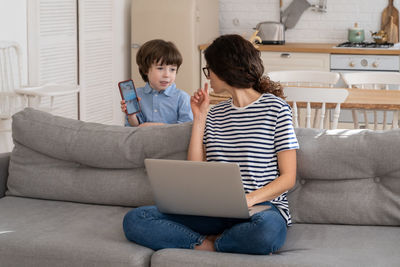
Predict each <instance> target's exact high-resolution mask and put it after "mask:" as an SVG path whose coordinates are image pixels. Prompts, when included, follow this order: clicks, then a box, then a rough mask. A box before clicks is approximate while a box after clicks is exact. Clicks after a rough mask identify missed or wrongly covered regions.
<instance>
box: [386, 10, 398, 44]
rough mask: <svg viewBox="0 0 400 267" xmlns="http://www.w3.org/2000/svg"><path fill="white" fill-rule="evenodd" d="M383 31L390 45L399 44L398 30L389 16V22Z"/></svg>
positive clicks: (392, 18)
mask: <svg viewBox="0 0 400 267" xmlns="http://www.w3.org/2000/svg"><path fill="white" fill-rule="evenodd" d="M384 31H385V32H386V33H387V36H388V37H387V40H388V42H390V43H398V42H399V28H398V26H397V25H396V23H395V22H394V17H393V16H390V22H389V23H388V24H386V26H385V28H384Z"/></svg>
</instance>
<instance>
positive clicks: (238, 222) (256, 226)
mask: <svg viewBox="0 0 400 267" xmlns="http://www.w3.org/2000/svg"><path fill="white" fill-rule="evenodd" d="M262 204H263V205H269V206H271V208H270V209H268V210H266V211H262V212H259V213H256V214H254V215H253V216H252V217H251V218H250V219H232V218H216V217H203V216H189V215H176V214H165V213H161V212H160V211H159V210H158V209H157V207H156V206H145V207H140V208H137V209H133V210H131V211H129V212H128V213H127V214H126V215H125V218H124V221H123V228H124V232H125V236H126V237H127V239H128V240H130V241H132V242H135V243H137V244H139V245H142V246H145V247H149V248H151V249H153V250H159V249H163V248H188V249H189V248H190V249H193V248H194V247H195V246H196V245H199V244H201V243H202V242H203V240H204V238H205V236H206V235H217V234H221V235H220V236H219V237H218V238H217V239H216V241H215V243H214V246H215V249H216V250H217V251H220V252H231V253H245V254H261V255H265V254H270V253H272V252H274V251H277V250H278V249H279V248H280V247H281V246H282V245H283V243H284V242H285V239H286V231H287V226H286V221H285V219H284V218H283V217H282V215H281V214H280V212H279V211H278V209H277V208H276V207H275V206H274V205H272V204H271V203H269V202H265V203H262Z"/></svg>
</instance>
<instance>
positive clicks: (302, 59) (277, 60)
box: [200, 50, 330, 86]
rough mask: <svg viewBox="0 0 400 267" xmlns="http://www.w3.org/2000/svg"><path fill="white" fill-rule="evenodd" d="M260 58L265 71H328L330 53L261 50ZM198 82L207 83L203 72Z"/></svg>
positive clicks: (202, 64) (202, 54) (203, 59)
mask: <svg viewBox="0 0 400 267" xmlns="http://www.w3.org/2000/svg"><path fill="white" fill-rule="evenodd" d="M261 59H262V60H263V63H264V72H265V73H267V72H270V71H279V70H319V71H329V60H330V55H329V54H328V53H297V52H261ZM205 66H206V61H205V58H204V50H201V69H202V68H203V67H205ZM201 69H200V71H201V73H202V70H201ZM200 82H201V86H204V83H208V80H207V78H206V77H205V76H204V74H201V81H200Z"/></svg>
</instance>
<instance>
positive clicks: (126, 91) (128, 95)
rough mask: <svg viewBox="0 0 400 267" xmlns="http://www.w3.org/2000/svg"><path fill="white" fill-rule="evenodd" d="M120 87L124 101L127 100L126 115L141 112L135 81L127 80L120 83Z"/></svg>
mask: <svg viewBox="0 0 400 267" xmlns="http://www.w3.org/2000/svg"><path fill="white" fill-rule="evenodd" d="M118 87H119V92H120V93H121V97H122V99H123V100H125V104H126V114H128V115H131V114H135V113H138V112H140V105H139V99H138V97H137V93H136V89H135V85H134V84H133V81H132V80H127V81H122V82H119V83H118Z"/></svg>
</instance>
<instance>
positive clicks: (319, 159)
mask: <svg viewBox="0 0 400 267" xmlns="http://www.w3.org/2000/svg"><path fill="white" fill-rule="evenodd" d="M296 134H297V138H298V140H299V143H300V149H299V150H298V152H297V183H296V186H295V188H294V189H292V190H291V192H290V193H289V204H290V209H291V211H292V217H293V221H294V222H301V223H335V224H357V225H400V130H399V129H396V130H389V131H372V130H314V129H301V128H299V129H296Z"/></svg>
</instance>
